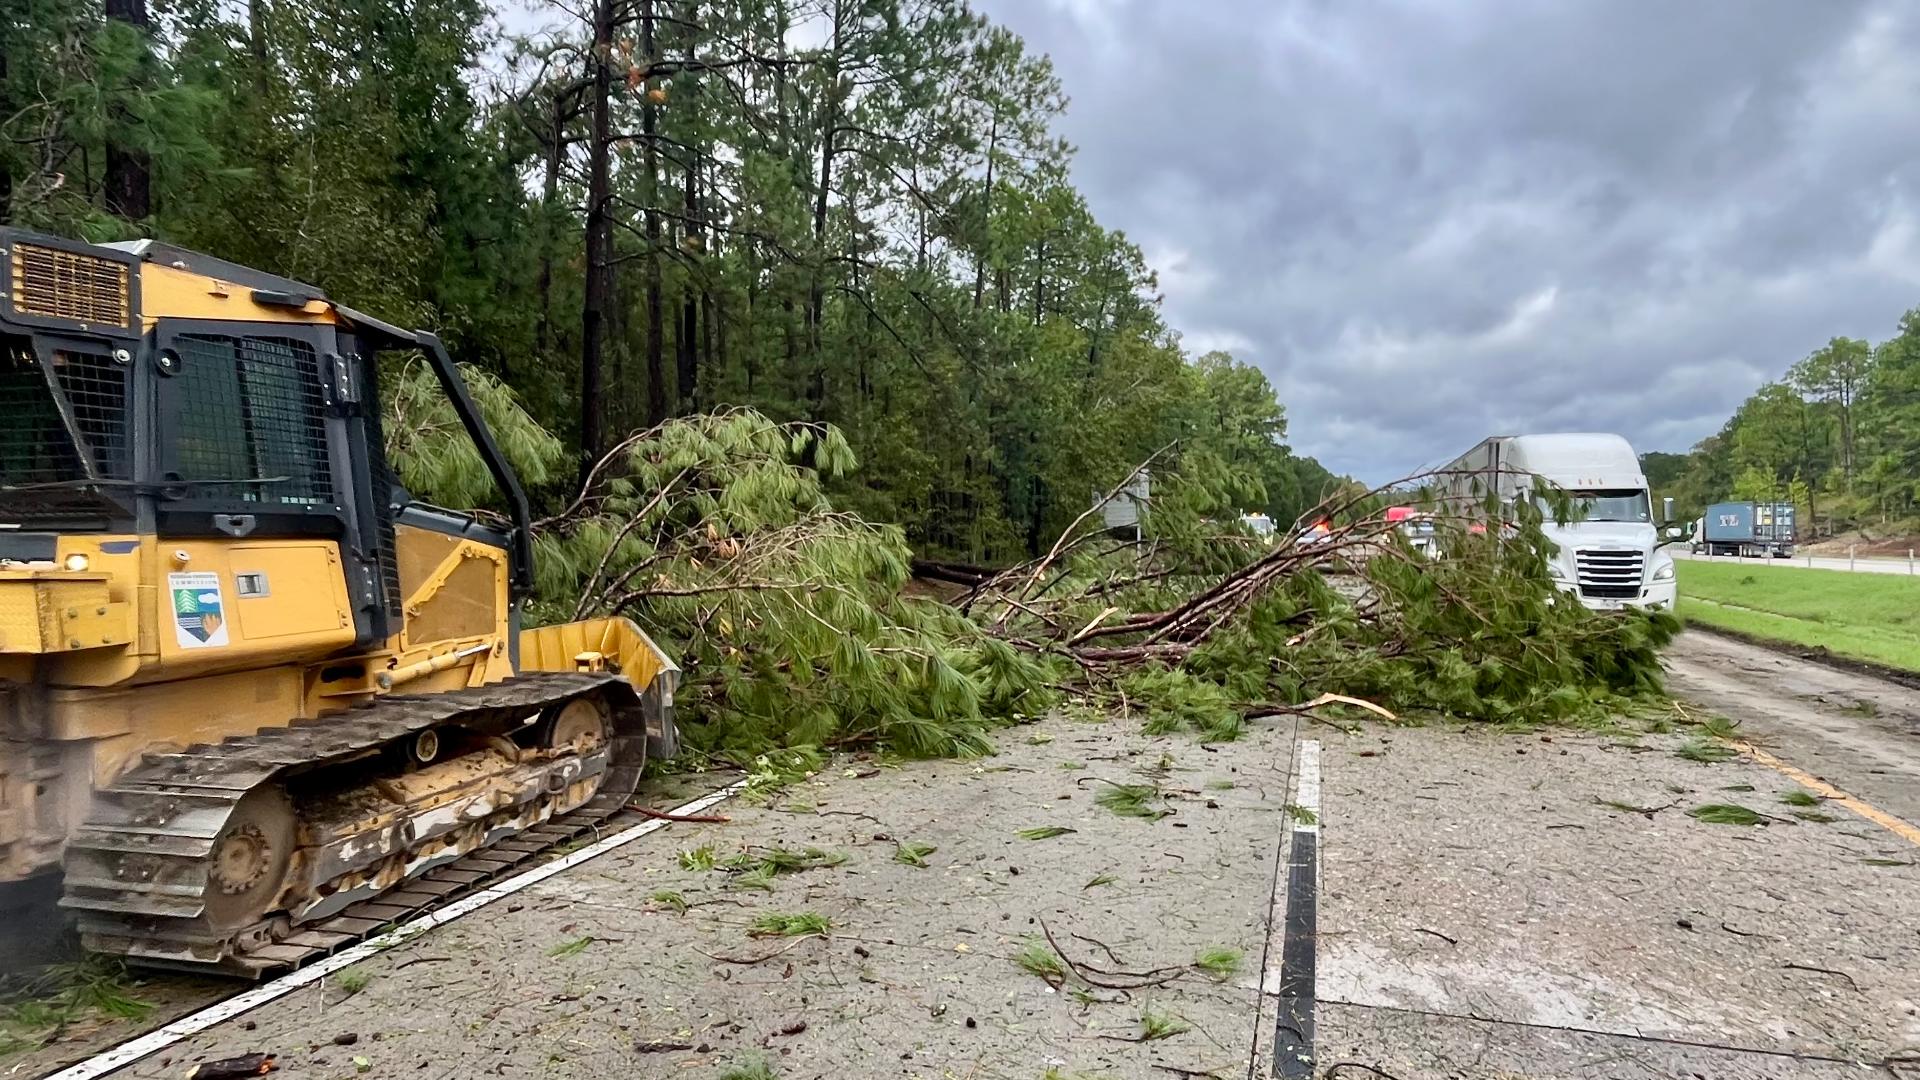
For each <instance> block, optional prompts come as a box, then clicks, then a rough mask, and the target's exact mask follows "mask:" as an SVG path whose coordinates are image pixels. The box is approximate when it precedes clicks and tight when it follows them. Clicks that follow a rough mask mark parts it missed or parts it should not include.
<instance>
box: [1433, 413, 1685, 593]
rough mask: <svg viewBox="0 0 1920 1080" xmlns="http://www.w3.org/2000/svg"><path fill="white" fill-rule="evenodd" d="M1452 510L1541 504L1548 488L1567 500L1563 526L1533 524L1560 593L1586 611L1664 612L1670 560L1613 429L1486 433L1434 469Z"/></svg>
mask: <svg viewBox="0 0 1920 1080" xmlns="http://www.w3.org/2000/svg"><path fill="white" fill-rule="evenodd" d="M1438 477H1439V483H1440V486H1441V488H1442V489H1443V493H1444V494H1445V496H1446V497H1447V499H1448V502H1449V503H1450V504H1451V505H1452V506H1454V507H1465V506H1472V505H1475V504H1476V503H1478V502H1479V501H1481V500H1484V499H1485V498H1486V497H1487V496H1488V495H1490V494H1491V495H1493V496H1494V497H1495V498H1496V499H1497V501H1498V502H1499V504H1500V505H1501V506H1503V507H1505V508H1507V511H1508V513H1509V515H1511V513H1512V510H1513V508H1514V507H1515V506H1516V504H1523V503H1526V502H1529V501H1534V502H1536V503H1537V504H1539V505H1540V506H1541V507H1542V508H1543V509H1544V508H1545V507H1546V506H1547V504H1548V493H1549V485H1550V486H1551V487H1552V488H1557V489H1559V490H1560V491H1561V492H1563V493H1564V494H1565V495H1567V496H1568V497H1569V498H1571V500H1572V501H1573V506H1574V509H1575V511H1576V513H1575V514H1574V516H1573V518H1572V519H1571V520H1568V521H1566V522H1564V523H1561V522H1557V521H1556V520H1555V515H1554V513H1553V512H1552V511H1551V510H1549V511H1548V512H1547V513H1546V520H1545V521H1544V522H1543V523H1542V526H1541V530H1542V531H1543V532H1544V533H1545V534H1546V537H1547V539H1548V540H1549V541H1551V542H1552V543H1553V545H1554V553H1553V555H1552V556H1551V557H1550V558H1549V559H1548V560H1547V573H1548V574H1549V575H1550V576H1551V577H1552V578H1553V580H1554V583H1555V584H1556V585H1558V586H1559V587H1560V589H1561V590H1563V591H1565V592H1567V593H1569V594H1571V595H1573V596H1575V597H1578V598H1579V600H1580V602H1581V603H1582V604H1584V605H1586V606H1587V607H1589V608H1593V609H1595V610H1609V609H1615V608H1622V607H1645V608H1669V609H1670V608H1672V607H1673V602H1674V595H1675V593H1674V569H1673V556H1672V555H1670V554H1668V553H1667V552H1666V551H1665V550H1663V545H1662V542H1661V539H1660V535H1659V531H1658V530H1657V529H1656V528H1655V522H1654V515H1653V499H1652V496H1651V494H1650V493H1649V491H1648V488H1647V478H1646V476H1645V475H1644V474H1643V473H1642V472H1641V471H1640V459H1639V456H1638V455H1636V454H1635V453H1634V452H1633V447H1632V446H1631V445H1629V444H1628V442H1627V440H1626V439H1624V438H1621V437H1620V436H1618V435H1606V434H1596V433H1588V432H1567V433H1555V434H1544V435H1495V436H1493V437H1491V438H1487V439H1482V440H1481V441H1480V442H1479V443H1478V444H1476V445H1475V446H1474V447H1473V449H1471V450H1468V451H1467V452H1466V453H1464V454H1462V455H1460V456H1459V457H1458V458H1455V459H1454V460H1453V462H1452V463H1451V464H1449V465H1447V466H1446V467H1444V468H1442V469H1440V470H1438Z"/></svg>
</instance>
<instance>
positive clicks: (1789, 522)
mask: <svg viewBox="0 0 1920 1080" xmlns="http://www.w3.org/2000/svg"><path fill="white" fill-rule="evenodd" d="M1799 538H1800V537H1799V534H1798V532H1797V531H1796V527H1795V520H1794V512H1793V504H1792V503H1785V502H1779V503H1775V502H1726V503H1714V504H1713V505H1712V506H1709V507H1707V512H1706V514H1705V515H1704V516H1703V517H1702V518H1701V519H1700V529H1699V530H1698V531H1697V532H1696V533H1695V536H1694V540H1693V546H1694V548H1695V549H1696V550H1698V551H1701V552H1703V553H1705V554H1708V555H1737V556H1740V557H1742V558H1751V559H1764V558H1769V557H1771V558H1775V559H1788V558H1792V557H1793V545H1794V542H1795V541H1797V540H1798V539H1799Z"/></svg>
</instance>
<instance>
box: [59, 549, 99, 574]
mask: <svg viewBox="0 0 1920 1080" xmlns="http://www.w3.org/2000/svg"><path fill="white" fill-rule="evenodd" d="M61 565H62V566H65V567H66V568H67V569H69V570H72V571H73V572H75V573H79V572H80V571H82V570H85V569H86V568H87V567H88V566H91V565H92V560H90V559H88V558H87V557H86V555H85V554H83V553H81V552H78V551H76V552H74V553H73V554H71V555H69V556H67V558H66V561H65V562H63V563H61Z"/></svg>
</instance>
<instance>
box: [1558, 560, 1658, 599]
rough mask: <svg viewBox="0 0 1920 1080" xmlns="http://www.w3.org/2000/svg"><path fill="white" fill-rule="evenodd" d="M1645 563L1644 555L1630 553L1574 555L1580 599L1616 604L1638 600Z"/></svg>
mask: <svg viewBox="0 0 1920 1080" xmlns="http://www.w3.org/2000/svg"><path fill="white" fill-rule="evenodd" d="M1645 560H1646V556H1645V554H1644V553H1642V552H1639V551H1634V550H1631V549H1628V550H1611V551H1610V550H1606V549H1604V548H1582V549H1581V550H1579V551H1577V552H1575V553H1574V568H1575V570H1576V571H1577V572H1578V574H1579V577H1580V595H1581V596H1591V597H1594V598H1596V599H1600V598H1606V599H1615V600H1632V599H1634V598H1636V597H1638V596H1639V595H1640V576H1641V574H1642V573H1643V572H1644V565H1643V564H1644V563H1645Z"/></svg>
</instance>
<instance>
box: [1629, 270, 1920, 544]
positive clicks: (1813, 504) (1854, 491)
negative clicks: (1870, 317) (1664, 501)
mask: <svg viewBox="0 0 1920 1080" xmlns="http://www.w3.org/2000/svg"><path fill="white" fill-rule="evenodd" d="M1641 460H1642V464H1643V466H1644V468H1645V470H1646V474H1647V481H1648V483H1649V484H1651V485H1652V486H1653V488H1654V490H1655V492H1656V493H1658V494H1661V495H1669V496H1672V497H1673V498H1674V500H1675V502H1676V504H1677V509H1678V510H1682V511H1684V512H1685V514H1686V516H1687V517H1689V518H1691V517H1695V516H1698V515H1699V514H1700V512H1701V511H1702V510H1703V509H1704V508H1705V507H1707V506H1709V505H1711V504H1713V503H1716V502H1729V501H1733V502H1746V501H1763V502H1791V503H1793V504H1794V505H1795V506H1797V507H1798V508H1799V512H1800V513H1801V515H1803V516H1802V517H1801V524H1800V531H1801V533H1802V535H1803V536H1808V535H1833V534H1837V533H1841V532H1846V531H1848V530H1853V529H1867V530H1869V531H1871V530H1873V529H1876V528H1881V529H1893V528H1905V527H1906V525H1907V524H1909V523H1910V522H1911V521H1912V520H1913V519H1914V518H1916V517H1917V516H1920V505H1917V504H1920V308H1916V309H1914V310H1911V311H1908V312H1907V313H1906V314H1905V315H1904V316H1902V317H1901V319H1900V322H1899V325H1898V327H1897V328H1896V329H1895V332H1894V334H1893V336H1891V337H1889V338H1887V339H1886V340H1885V341H1882V342H1879V343H1877V344H1876V343H1873V342H1869V341H1864V340H1861V339H1858V338H1846V337H1836V338H1833V339H1831V340H1830V341H1828V342H1827V344H1825V345H1823V346H1821V347H1820V348H1818V349H1815V350H1814V351H1813V352H1812V353H1810V354H1808V355H1807V356H1806V357H1805V358H1804V359H1802V360H1800V361H1799V362H1797V363H1795V364H1794V365H1793V366H1792V367H1790V368H1789V369H1788V370H1787V371H1786V372H1785V373H1784V374H1783V375H1782V377H1781V378H1779V379H1775V380H1772V381H1769V382H1767V383H1765V384H1763V385H1762V386H1761V387H1760V388H1759V389H1758V390H1756V391H1754V393H1753V394H1752V395H1751V396H1749V397H1748V398H1747V399H1746V400H1745V401H1744V402H1742V403H1741V404H1740V407H1739V408H1737V409H1735V410H1734V412H1733V415H1732V416H1730V417H1728V418H1727V422H1726V423H1725V424H1724V425H1722V426H1721V428H1720V430H1719V431H1718V432H1716V433H1714V434H1713V435H1710V436H1708V437H1707V438H1705V439H1702V440H1701V441H1700V442H1699V443H1698V444H1697V445H1695V446H1694V447H1693V449H1692V450H1691V451H1690V452H1688V453H1684V454H1675V453H1662V452H1652V453H1647V454H1643V455H1642V456H1641Z"/></svg>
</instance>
